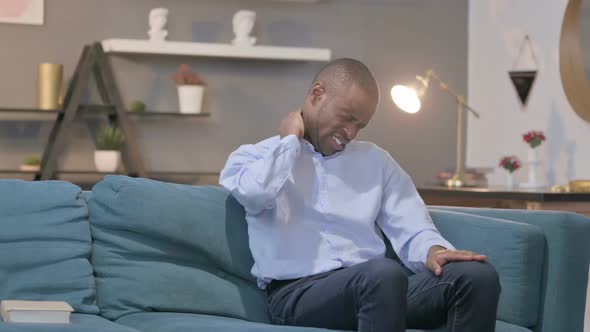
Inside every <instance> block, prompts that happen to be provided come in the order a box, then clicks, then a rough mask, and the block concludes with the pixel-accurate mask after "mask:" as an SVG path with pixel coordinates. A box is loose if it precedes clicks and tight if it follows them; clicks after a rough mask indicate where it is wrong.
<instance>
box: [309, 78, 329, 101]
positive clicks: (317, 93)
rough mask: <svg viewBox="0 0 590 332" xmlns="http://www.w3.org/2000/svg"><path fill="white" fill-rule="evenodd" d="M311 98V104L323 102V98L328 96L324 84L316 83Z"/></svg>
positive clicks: (312, 88) (311, 91)
mask: <svg viewBox="0 0 590 332" xmlns="http://www.w3.org/2000/svg"><path fill="white" fill-rule="evenodd" d="M309 94H310V97H311V103H312V104H315V103H317V102H319V101H321V100H322V98H323V96H324V95H325V94H326V89H325V88H324V84H322V82H315V83H314V84H313V85H312V86H311V89H310V93H309Z"/></svg>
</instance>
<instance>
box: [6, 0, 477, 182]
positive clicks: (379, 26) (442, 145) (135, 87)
mask: <svg viewBox="0 0 590 332" xmlns="http://www.w3.org/2000/svg"><path fill="white" fill-rule="evenodd" d="M45 5H46V12H45V25H43V26H23V25H14V24H1V25H0V40H1V41H2V45H3V46H2V61H0V72H1V73H2V76H0V107H33V106H35V103H36V101H35V96H36V92H35V87H36V85H35V84H36V66H37V64H38V63H40V62H47V61H51V62H59V63H63V64H64V65H65V68H66V70H65V73H66V76H69V75H71V72H72V70H73V68H74V66H75V64H76V61H77V58H78V56H79V54H80V51H81V49H82V45H84V44H85V43H90V42H92V41H96V40H102V39H106V38H113V37H116V38H147V37H146V36H147V34H146V31H147V30H148V24H147V22H148V21H147V14H148V12H149V10H150V9H151V8H153V7H158V6H165V7H167V8H169V9H170V16H169V24H168V30H169V39H170V40H185V41H202V42H228V41H229V40H231V39H232V37H233V35H232V31H231V18H232V15H233V13H234V12H235V11H236V10H238V9H242V8H248V9H252V10H255V11H256V12H257V14H258V18H257V23H256V24H257V25H256V28H255V30H256V35H257V37H258V38H259V43H260V44H267V45H268V44H272V45H286V46H301V47H322V48H331V49H332V50H333V54H334V57H354V58H358V59H360V60H362V61H364V62H366V63H367V64H368V65H369V67H370V68H371V69H372V70H373V71H374V72H375V74H376V76H377V79H378V81H379V84H380V87H381V92H382V102H381V104H380V106H379V110H378V112H377V114H376V115H375V118H374V121H373V122H372V123H371V124H370V125H369V126H368V127H367V129H366V130H365V131H364V132H362V133H361V135H360V137H359V138H360V139H365V140H371V141H374V142H376V143H377V144H379V145H380V146H382V147H384V148H385V149H387V150H388V151H390V153H391V154H392V155H393V156H394V157H395V158H396V159H397V160H398V161H399V162H400V164H401V165H402V166H403V167H405V168H406V170H407V171H408V172H409V173H410V174H411V175H412V176H413V177H414V179H415V181H416V182H417V183H422V182H425V181H427V180H430V179H432V178H433V176H434V174H436V172H437V171H439V170H441V169H444V168H449V167H450V168H452V167H453V165H454V158H455V151H454V146H455V145H454V144H455V143H454V142H455V141H454V140H455V134H454V133H455V119H454V116H453V113H452V110H453V109H454V104H453V100H451V99H450V98H448V97H447V96H446V95H444V94H443V93H442V92H438V91H434V92H433V93H432V94H431V97H430V99H429V100H427V101H426V104H425V110H424V112H421V113H419V114H417V115H408V114H403V113H401V112H399V111H396V110H394V109H393V103H392V102H391V99H390V97H389V89H390V88H391V86H392V85H393V84H395V83H399V82H402V81H405V80H409V79H412V78H413V76H414V75H415V74H417V73H421V72H424V71H425V70H427V69H428V68H435V69H436V70H437V71H438V72H439V73H440V74H441V76H443V77H444V78H445V79H447V80H448V81H449V83H450V84H451V85H453V86H454V87H456V88H457V89H458V90H459V91H464V90H465V88H466V75H467V73H466V63H467V30H466V24H467V22H466V21H467V2H466V1H465V0H452V1H444V3H443V2H440V1H435V0H424V1H407V0H394V1H385V0H370V1H362V3H361V2H359V1H352V0H350V1H348V0H323V1H320V2H318V3H315V4H305V3H284V2H278V1H270V0H247V1H237V0H233V1H232V0H224V1H216V0H199V1H195V0H174V1H155V0H126V1H117V0H101V1H98V0H60V1H50V0H48V1H45ZM111 60H112V64H113V67H114V69H115V72H116V78H117V81H118V84H119V86H120V88H121V91H122V95H123V98H124V100H125V103H129V102H130V101H132V100H134V99H141V100H143V101H145V102H146V103H147V105H148V108H150V109H155V110H160V111H174V110H176V109H177V99H176V92H175V87H174V85H173V82H171V81H170V80H168V76H169V74H170V73H172V72H173V71H174V70H175V69H176V67H177V66H178V64H180V63H188V64H189V65H191V67H193V68H194V69H196V70H197V71H198V72H199V73H200V74H201V75H202V76H203V77H204V78H205V79H207V81H208V84H209V87H208V91H207V97H206V98H207V100H206V105H205V107H206V110H207V111H209V112H211V114H212V117H211V118H205V119H175V118H159V119H150V120H134V121H135V123H136V124H137V126H138V129H139V132H140V138H141V139H140V143H141V148H142V151H143V153H144V155H145V159H146V164H147V167H148V168H149V169H152V170H176V171H218V170H220V169H221V168H222V167H223V165H224V162H225V160H226V158H227V155H228V154H229V153H230V152H231V151H233V150H234V149H236V148H237V147H238V146H239V145H240V144H243V143H254V142H257V141H259V140H261V139H264V138H266V137H269V136H272V135H275V134H276V133H277V128H278V124H279V122H280V120H281V118H282V117H283V116H284V115H285V114H286V113H287V112H289V111H292V110H294V109H296V108H297V107H298V106H299V105H300V103H301V102H302V99H303V96H304V95H305V93H306V90H307V88H308V85H309V83H310V80H311V78H312V77H313V75H314V74H315V72H316V71H317V70H318V69H319V68H320V66H321V65H322V64H321V63H311V62H283V61H277V62H272V61H258V60H251V61H244V60H228V59H211V58H189V57H162V56H144V55H139V56H135V55H134V56H113V57H112V58H111ZM450 112H451V113H450ZM50 128H51V123H50V122H31V121H26V122H23V121H2V122H0V153H1V156H2V158H1V160H0V168H14V167H17V166H18V165H19V164H20V162H21V160H23V158H25V157H26V156H27V155H30V154H35V153H40V151H41V149H42V148H43V144H44V143H45V141H46V139H47V135H48V134H49V131H50ZM92 149H93V146H92V143H91V140H90V139H89V136H88V133H87V130H86V128H85V126H84V125H83V122H81V121H80V122H78V124H77V125H76V126H75V127H74V128H72V130H71V139H70V144H69V146H68V149H67V150H66V151H65V152H66V153H65V154H64V157H63V158H62V160H61V162H60V165H61V167H62V168H64V169H92V168H93V167H94V166H93V162H92Z"/></svg>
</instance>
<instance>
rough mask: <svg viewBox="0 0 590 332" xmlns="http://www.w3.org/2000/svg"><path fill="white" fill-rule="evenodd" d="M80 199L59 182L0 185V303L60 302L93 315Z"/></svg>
mask: <svg viewBox="0 0 590 332" xmlns="http://www.w3.org/2000/svg"><path fill="white" fill-rule="evenodd" d="M80 194H81V189H80V188H79V187H77V186H75V185H73V184H70V183H67V182H62V181H39V182H28V181H22V180H0V197H2V199H1V200H0V300H7V299H8V300H45V301H66V302H68V303H69V304H70V305H71V306H72V307H74V309H75V310H76V312H78V313H90V314H96V313H98V307H97V306H96V303H95V295H96V290H95V284H94V277H93V274H92V267H91V265H90V261H89V259H90V254H91V239H90V226H89V223H88V208H87V205H86V202H85V201H84V200H83V199H81V198H80Z"/></svg>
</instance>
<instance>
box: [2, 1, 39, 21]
mask: <svg viewBox="0 0 590 332" xmlns="http://www.w3.org/2000/svg"><path fill="white" fill-rule="evenodd" d="M44 2H45V0H2V1H0V23H20V24H35V25H43V6H44Z"/></svg>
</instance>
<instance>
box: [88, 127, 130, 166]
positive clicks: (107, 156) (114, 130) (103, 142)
mask: <svg viewBox="0 0 590 332" xmlns="http://www.w3.org/2000/svg"><path fill="white" fill-rule="evenodd" d="M124 143H125V135H123V131H122V130H121V129H120V128H118V127H113V126H105V127H102V128H101V129H100V132H99V133H98V137H97V140H96V151H94V165H95V166H96V169H97V170H98V171H99V172H114V171H116V170H117V167H118V166H119V161H120V160H121V151H120V150H121V148H122V147H123V144H124Z"/></svg>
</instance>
